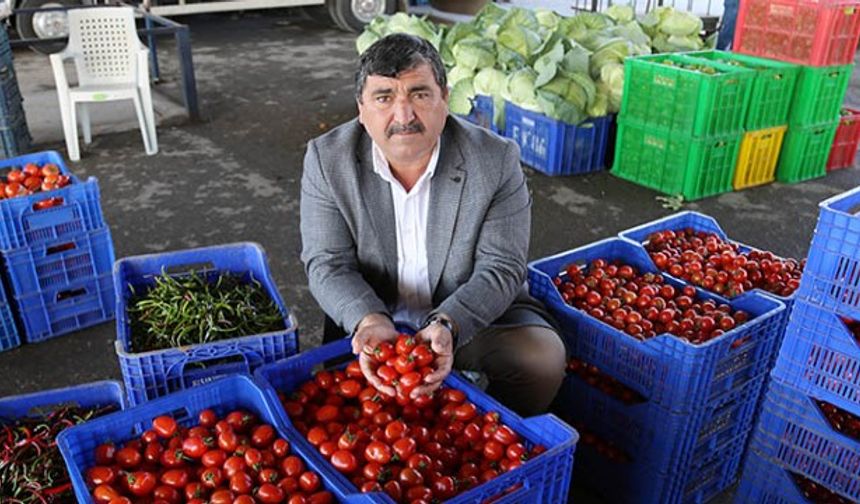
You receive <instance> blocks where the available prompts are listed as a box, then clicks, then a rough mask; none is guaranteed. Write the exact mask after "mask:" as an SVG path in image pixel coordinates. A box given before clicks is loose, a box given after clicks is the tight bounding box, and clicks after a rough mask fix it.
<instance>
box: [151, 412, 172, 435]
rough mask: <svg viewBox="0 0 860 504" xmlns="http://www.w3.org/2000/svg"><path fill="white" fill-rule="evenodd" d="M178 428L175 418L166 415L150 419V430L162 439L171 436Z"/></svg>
mask: <svg viewBox="0 0 860 504" xmlns="http://www.w3.org/2000/svg"><path fill="white" fill-rule="evenodd" d="M178 428H179V426H178V425H177V424H176V420H174V419H173V417H169V416H167V415H162V416H159V417H156V418H154V419H153V420H152V430H154V431H155V433H156V434H158V436H159V437H160V438H163V439H167V438H171V437H173V435H174V434H176V430H177V429H178Z"/></svg>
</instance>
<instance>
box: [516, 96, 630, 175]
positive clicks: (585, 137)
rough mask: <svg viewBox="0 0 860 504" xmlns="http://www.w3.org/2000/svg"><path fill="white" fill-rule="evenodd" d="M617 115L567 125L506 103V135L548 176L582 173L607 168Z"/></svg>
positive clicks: (523, 154) (526, 159) (521, 156)
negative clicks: (611, 134)
mask: <svg viewBox="0 0 860 504" xmlns="http://www.w3.org/2000/svg"><path fill="white" fill-rule="evenodd" d="M612 117H613V116H604V117H598V118H595V119H589V120H588V121H585V122H584V123H582V124H579V125H574V124H566V123H563V122H561V121H556V120H555V119H552V118H550V117H547V116H545V115H543V114H541V113H539V112H532V111H530V110H526V109H523V108H520V107H518V106H516V105H514V104H513V103H510V102H505V136H506V137H508V138H512V139H513V140H514V141H515V142H517V144H518V145H519V146H520V158H521V159H522V161H523V162H524V163H525V164H527V165H529V166H531V167H532V168H534V169H536V170H538V171H540V172H542V173H544V174H546V175H579V174H583V173H591V172H595V171H600V170H603V169H605V168H606V162H605V161H606V149H607V144H608V142H607V138H608V135H609V126H610V124H611V123H612Z"/></svg>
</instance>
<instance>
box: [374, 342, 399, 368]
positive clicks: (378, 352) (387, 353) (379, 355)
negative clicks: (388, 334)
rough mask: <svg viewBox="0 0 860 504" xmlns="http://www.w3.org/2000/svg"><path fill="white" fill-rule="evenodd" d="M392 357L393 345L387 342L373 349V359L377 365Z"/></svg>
mask: <svg viewBox="0 0 860 504" xmlns="http://www.w3.org/2000/svg"><path fill="white" fill-rule="evenodd" d="M393 356H394V345H392V344H391V343H390V342H388V341H383V342H382V343H380V344H378V345H376V347H375V348H374V349H373V358H374V360H375V361H376V362H377V363H378V364H382V363H384V362H385V361H387V360H388V359H390V358H391V357H393Z"/></svg>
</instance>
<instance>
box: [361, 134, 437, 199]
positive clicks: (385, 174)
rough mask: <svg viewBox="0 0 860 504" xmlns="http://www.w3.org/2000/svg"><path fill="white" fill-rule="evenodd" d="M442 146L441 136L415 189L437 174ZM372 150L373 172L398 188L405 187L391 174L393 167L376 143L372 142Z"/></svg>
mask: <svg viewBox="0 0 860 504" xmlns="http://www.w3.org/2000/svg"><path fill="white" fill-rule="evenodd" d="M441 144H442V137H441V136H440V137H439V139H438V140H436V147H434V148H433V153H432V154H431V155H430V161H429V162H428V163H427V169H426V170H424V173H422V174H421V177H420V178H419V179H418V182H416V183H415V187H419V186H420V185H421V184H422V183H423V182H424V180H427V179H430V178H432V177H433V174H434V173H436V165H437V164H439V150H440V145H441ZM371 150H372V152H373V171H374V172H375V173H376V174H377V175H379V176H380V177H382V179H383V180H385V181H386V182H388V183H389V184H392V183H396V184H397V185H398V186H400V187H403V186H402V185H400V182H399V181H398V180H397V179H396V178H394V175H393V174H392V173H391V166H390V165H389V164H388V160H387V159H385V154H384V153H383V152H382V149H381V148H380V147H379V145H377V143H376V142H372V147H371ZM414 189H415V188H414V187H413V190H414Z"/></svg>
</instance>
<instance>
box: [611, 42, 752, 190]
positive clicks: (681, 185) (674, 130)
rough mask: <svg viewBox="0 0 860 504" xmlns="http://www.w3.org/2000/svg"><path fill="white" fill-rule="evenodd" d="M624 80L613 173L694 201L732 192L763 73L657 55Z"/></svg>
mask: <svg viewBox="0 0 860 504" xmlns="http://www.w3.org/2000/svg"><path fill="white" fill-rule="evenodd" d="M624 77H625V78H624V94H623V99H622V103H621V112H620V114H619V116H618V117H619V118H618V134H617V135H618V136H617V139H616V143H615V160H614V165H613V168H612V173H613V174H614V175H616V176H618V177H621V178H623V179H626V180H629V181H631V182H635V183H637V184H640V185H644V186H646V187H650V188H652V189H656V190H658V191H660V192H663V193H667V194H671V195H682V196H683V197H684V198H685V199H687V200H693V199H699V198H704V197H706V196H711V195H714V194H720V193H723V192H728V191H731V190H732V183H733V176H734V170H735V163H736V161H737V157H738V152H739V149H740V144H741V140H742V137H743V131H744V124H745V120H746V116H747V108H748V105H749V101H750V94H751V91H752V89H753V83H754V81H755V78H756V72H754V71H753V70H750V69H747V68H742V67H738V66H732V65H726V64H724V63H721V62H718V61H708V60H705V59H702V58H694V57H690V56H686V55H675V54H672V55H668V54H658V55H650V56H640V57H636V58H627V59H626V60H625V61H624Z"/></svg>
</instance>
